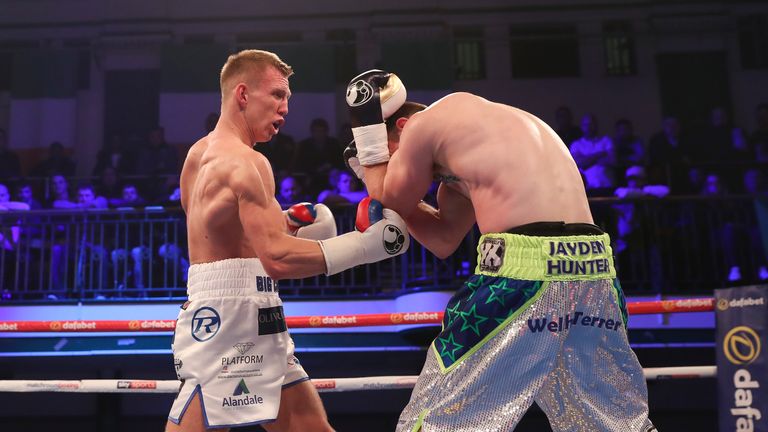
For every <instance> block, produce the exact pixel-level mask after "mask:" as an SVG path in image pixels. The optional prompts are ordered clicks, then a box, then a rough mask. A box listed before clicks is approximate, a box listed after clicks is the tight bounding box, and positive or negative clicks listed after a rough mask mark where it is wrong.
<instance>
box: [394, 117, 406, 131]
mask: <svg viewBox="0 0 768 432" xmlns="http://www.w3.org/2000/svg"><path fill="white" fill-rule="evenodd" d="M407 121H408V117H400V118H399V119H397V120H396V121H395V126H397V130H398V131H400V132H401V131H402V130H403V128H404V127H405V123H406V122H407Z"/></svg>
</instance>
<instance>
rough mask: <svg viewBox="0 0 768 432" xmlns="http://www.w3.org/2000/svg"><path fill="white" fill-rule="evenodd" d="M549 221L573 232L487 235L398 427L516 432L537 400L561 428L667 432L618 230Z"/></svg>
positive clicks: (451, 304) (427, 430) (554, 426)
mask: <svg viewBox="0 0 768 432" xmlns="http://www.w3.org/2000/svg"><path fill="white" fill-rule="evenodd" d="M543 224H554V226H555V227H562V228H563V229H557V230H555V231H556V232H557V233H563V232H565V233H568V234H567V235H552V233H549V232H548V231H551V230H550V229H546V230H544V231H545V232H547V234H545V235H535V236H532V235H521V234H510V233H501V234H486V235H483V236H482V237H481V238H480V243H479V245H478V254H479V256H478V265H477V268H476V269H475V274H474V275H473V276H471V277H470V278H469V279H468V280H467V281H466V282H465V283H464V285H463V287H462V288H461V289H460V290H459V291H458V292H457V293H456V294H455V295H454V296H453V297H452V298H451V300H450V301H449V302H448V305H447V308H446V310H445V316H444V318H443V327H442V331H441V332H440V334H439V335H438V336H437V338H436V339H435V340H434V341H433V343H432V345H431V347H430V348H429V350H428V353H427V360H426V363H425V364H424V368H423V370H422V372H421V375H420V376H419V379H418V381H417V383H416V387H415V388H414V390H413V393H412V395H411V399H410V402H409V403H408V406H406V408H405V410H404V411H403V413H402V414H401V416H400V420H399V422H398V426H397V430H398V431H425V432H432V431H467V432H469V431H472V432H476V431H487V432H491V431H511V430H513V429H514V428H515V426H516V425H517V423H518V422H519V421H520V419H521V418H522V416H523V414H525V412H526V411H527V410H528V408H529V407H530V406H531V404H532V403H533V402H536V403H537V404H538V405H539V406H540V407H541V409H542V410H543V411H544V413H545V414H546V415H547V418H548V419H549V422H550V425H551V426H552V429H553V430H554V431H568V432H574V431H590V432H595V431H622V432H624V431H626V432H647V431H655V430H656V429H655V428H654V427H653V425H652V423H651V422H650V421H649V419H648V402H647V401H648V396H647V389H646V384H645V378H644V377H643V370H642V368H641V367H640V364H639V363H638V361H637V357H636V356H635V354H634V352H632V349H631V348H630V346H629V342H628V340H627V333H626V322H627V313H626V305H625V301H624V295H623V293H622V290H621V287H620V285H619V282H618V280H617V279H616V271H615V269H614V266H613V256H612V252H611V247H610V239H609V237H608V235H607V234H605V233H602V231H599V228H597V227H595V226H594V225H588V224H562V223H560V224H558V223H543ZM533 225H537V224H533ZM573 226H575V227H576V229H565V228H568V227H573ZM584 227H586V228H587V229H581V228H584ZM583 232H585V233H587V234H581V233H583ZM574 233H575V234H574Z"/></svg>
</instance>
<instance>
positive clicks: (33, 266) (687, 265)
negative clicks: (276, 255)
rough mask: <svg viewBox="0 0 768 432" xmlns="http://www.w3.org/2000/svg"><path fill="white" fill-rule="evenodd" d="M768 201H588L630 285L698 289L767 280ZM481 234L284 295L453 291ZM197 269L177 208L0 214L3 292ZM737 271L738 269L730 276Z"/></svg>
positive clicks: (60, 291) (163, 291)
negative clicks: (443, 253) (444, 249)
mask: <svg viewBox="0 0 768 432" xmlns="http://www.w3.org/2000/svg"><path fill="white" fill-rule="evenodd" d="M767 202H768V201H767V200H764V199H760V198H755V197H747V196H738V197H722V198H702V197H670V198H664V199H635V200H618V199H614V198H596V199H592V200H590V203H591V207H592V211H593V214H594V216H595V222H596V223H597V224H598V225H600V226H601V227H603V229H605V230H606V231H607V232H608V233H610V234H611V237H612V243H613V244H612V246H613V248H614V255H615V257H616V264H617V267H618V271H619V277H620V279H621V281H622V285H623V287H624V289H625V291H627V293H628V294H632V295H656V294H665V295H681V294H700V293H706V292H708V291H711V290H712V289H713V288H717V287H722V286H726V285H733V284H738V283H749V282H754V281H757V280H759V279H760V278H761V276H762V277H765V278H768V270H766V268H765V266H766V258H765V253H764V245H763V239H764V238H766V235H765V234H764V233H765V231H766V228H765V227H768V221H764V220H763V217H762V215H763V213H766V214H768V210H764V208H765V209H768V203H767ZM333 211H334V214H335V216H336V221H337V224H338V228H339V232H340V233H343V232H347V231H350V230H352V229H354V217H355V208H354V207H337V208H334V209H333ZM761 226H763V227H764V228H763V229H761ZM478 237H479V233H478V232H477V230H476V229H475V230H472V231H471V232H470V233H469V234H468V235H467V237H466V238H465V240H464V241H463V242H462V243H461V245H460V246H459V248H458V250H457V251H456V252H455V253H454V254H453V255H452V256H451V257H449V258H447V259H445V260H440V259H437V258H436V257H435V256H434V255H432V254H431V253H430V252H429V251H427V250H426V249H425V248H423V247H422V246H421V245H419V244H418V243H415V242H414V243H412V247H411V249H410V250H409V251H408V253H406V254H405V255H402V256H401V257H398V258H395V259H392V260H387V261H383V262H380V263H376V264H371V265H366V266H360V267H357V268H354V269H351V270H348V271H345V272H343V273H341V274H338V275H335V276H332V277H325V276H318V277H312V278H306V279H300V280H285V281H280V291H281V296H282V297H283V298H302V299H308V298H332V297H340V298H371V297H382V296H392V295H396V294H398V293H400V292H403V291H409V290H444V289H448V290H450V289H455V288H456V287H458V286H459V285H460V284H461V283H462V282H463V280H464V279H465V277H466V276H467V275H469V274H471V273H472V271H473V270H474V267H475V262H476V256H475V255H476V245H477V239H478ZM188 267H189V261H188V254H187V245H186V227H185V221H184V214H183V213H182V212H181V210H180V209H178V208H162V207H147V208H145V209H119V210H95V211H94V210H80V211H57V210H45V211H26V212H23V211H19V212H0V274H2V278H1V279H0V292H2V301H4V302H22V301H24V302H26V301H43V302H51V301H59V302H61V301H104V300H113V301H117V300H121V301H122V300H126V301H138V300H142V299H149V300H177V299H181V298H183V297H184V296H185V291H186V288H185V286H186V274H187V269H188ZM734 269H737V270H738V271H736V270H734ZM735 276H740V279H738V280H729V278H730V279H735Z"/></svg>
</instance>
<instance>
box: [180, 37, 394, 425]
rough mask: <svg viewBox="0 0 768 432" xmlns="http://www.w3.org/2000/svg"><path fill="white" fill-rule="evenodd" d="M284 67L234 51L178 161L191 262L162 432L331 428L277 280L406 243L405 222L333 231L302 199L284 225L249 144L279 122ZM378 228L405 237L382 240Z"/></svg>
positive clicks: (387, 219)
mask: <svg viewBox="0 0 768 432" xmlns="http://www.w3.org/2000/svg"><path fill="white" fill-rule="evenodd" d="M292 73H293V71H292V70H291V67H290V66H288V65H286V64H285V63H284V62H283V61H281V60H280V58H278V57H277V56H276V55H275V54H273V53H270V52H266V51H258V50H246V51H242V52H239V53H237V54H233V55H231V56H230V57H229V58H228V59H227V62H226V64H225V65H224V67H223V69H222V71H221V77H220V84H221V93H222V100H221V116H220V118H219V121H218V123H217V124H216V127H215V129H214V130H213V131H212V132H211V133H210V134H208V135H207V136H205V137H203V138H202V139H200V140H199V141H198V142H196V143H195V144H194V145H193V146H192V147H191V148H190V150H189V153H188V154H187V158H186V160H185V161H184V167H183V169H182V172H181V204H182V207H183V208H184V211H185V212H186V216H187V234H188V244H189V257H190V262H191V263H192V266H191V267H190V269H189V279H188V295H189V301H188V302H186V303H185V304H184V306H182V310H181V312H180V313H179V319H178V322H177V326H176V331H175V334H174V343H173V352H174V363H175V365H176V369H177V373H178V376H179V379H180V380H181V382H182V384H181V388H180V389H179V394H178V395H177V397H176V400H175V401H174V404H173V407H172V408H171V411H170V415H169V419H168V422H167V423H166V430H167V431H203V430H211V429H216V430H228V429H229V428H230V427H235V426H245V425H250V424H261V425H262V427H264V428H265V429H266V430H267V431H269V432H273V431H297V432H298V431H301V432H307V431H309V432H312V431H328V430H331V427H330V425H329V424H328V420H327V417H326V414H325V411H324V410H323V406H322V403H321V401H320V398H319V396H318V394H317V391H316V390H315V388H314V387H313V386H312V384H311V382H310V381H309V380H308V378H307V374H306V373H305V372H304V370H303V369H302V367H301V366H300V365H299V364H298V362H297V361H296V358H295V357H294V355H293V342H292V341H291V338H290V336H289V335H288V332H287V328H286V325H285V317H284V315H283V308H282V303H281V301H280V298H279V296H278V285H277V281H278V280H280V279H288V278H291V279H298V278H304V277H309V276H315V275H318V274H321V273H325V274H327V275H332V274H336V273H338V272H341V271H343V270H346V269H348V268H351V267H353V266H356V265H359V264H365V263H371V262H375V261H379V260H382V259H386V258H390V257H392V256H396V255H399V254H401V253H403V252H405V251H406V250H407V248H408V242H409V238H408V234H407V232H406V227H405V223H404V222H403V221H402V219H401V218H400V217H399V216H398V215H397V214H396V213H395V212H392V211H390V210H387V209H384V210H383V212H381V213H382V214H380V215H378V216H380V217H381V218H380V219H379V218H376V219H374V220H372V221H370V223H368V224H367V225H358V227H359V228H360V229H362V232H358V231H354V232H350V233H347V234H344V235H341V236H336V224H335V221H334V219H333V214H331V212H330V210H328V208H327V207H325V206H322V205H316V206H313V205H311V204H299V207H301V209H303V210H307V212H308V214H309V215H310V217H309V218H304V219H302V221H303V225H305V226H302V227H301V228H298V229H292V228H289V225H288V224H287V222H286V215H285V214H284V213H283V212H282V211H281V208H280V205H279V204H278V203H277V200H276V199H275V183H274V177H273V174H272V169H271V167H270V165H269V162H268V161H267V160H266V159H265V158H264V156H263V155H262V154H261V153H258V152H255V151H253V149H252V146H253V145H254V144H255V143H261V142H267V141H269V140H270V138H271V137H272V136H274V135H275V134H277V132H278V130H279V128H280V127H281V126H282V124H283V122H284V117H285V115H286V114H287V113H288V98H289V97H290V95H291V92H290V88H289V85H288V77H289V76H290V75H291V74H292ZM365 205H368V204H365ZM376 208H379V207H376ZM301 209H300V210H301ZM292 210H294V208H291V209H289V210H288V212H289V213H290V212H291V211H292ZM385 230H387V232H390V231H393V230H394V231H400V233H401V234H402V235H399V236H398V237H397V241H396V242H395V243H391V242H390V243H385V242H384V240H383V239H384V232H385Z"/></svg>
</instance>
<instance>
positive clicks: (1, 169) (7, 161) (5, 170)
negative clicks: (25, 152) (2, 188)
mask: <svg viewBox="0 0 768 432" xmlns="http://www.w3.org/2000/svg"><path fill="white" fill-rule="evenodd" d="M19 176H21V164H20V163H19V156H18V155H17V154H16V153H14V152H12V151H11V150H8V135H7V134H6V132H5V129H2V128H0V180H3V179H9V178H13V177H19Z"/></svg>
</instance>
